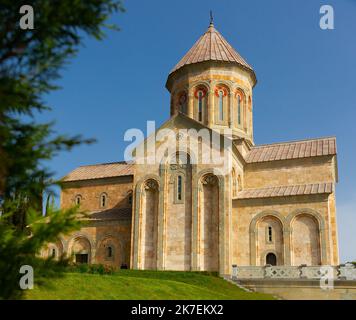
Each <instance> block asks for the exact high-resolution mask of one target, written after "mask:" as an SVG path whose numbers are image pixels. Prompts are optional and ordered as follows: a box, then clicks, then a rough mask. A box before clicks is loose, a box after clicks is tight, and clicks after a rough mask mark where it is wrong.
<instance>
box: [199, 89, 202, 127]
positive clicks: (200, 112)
mask: <svg viewBox="0 0 356 320" xmlns="http://www.w3.org/2000/svg"><path fill="white" fill-rule="evenodd" d="M198 120H199V121H203V92H202V91H199V93H198Z"/></svg>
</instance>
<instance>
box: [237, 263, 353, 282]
mask: <svg viewBox="0 0 356 320" xmlns="http://www.w3.org/2000/svg"><path fill="white" fill-rule="evenodd" d="M323 278H332V279H339V280H356V267H355V266H354V265H353V264H345V265H340V266H306V265H301V266H270V265H267V266H263V267H262V266H237V265H233V266H232V279H235V280H236V279H237V280H238V279H316V280H320V279H323Z"/></svg>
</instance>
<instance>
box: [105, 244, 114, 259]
mask: <svg viewBox="0 0 356 320" xmlns="http://www.w3.org/2000/svg"><path fill="white" fill-rule="evenodd" d="M106 253H107V257H108V258H112V256H113V253H112V247H111V246H110V247H107V249H106Z"/></svg>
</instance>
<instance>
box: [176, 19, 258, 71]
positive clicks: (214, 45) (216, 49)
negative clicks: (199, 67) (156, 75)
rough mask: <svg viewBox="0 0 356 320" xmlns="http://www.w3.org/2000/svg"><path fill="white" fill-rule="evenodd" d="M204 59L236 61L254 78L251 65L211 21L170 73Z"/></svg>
mask: <svg viewBox="0 0 356 320" xmlns="http://www.w3.org/2000/svg"><path fill="white" fill-rule="evenodd" d="M204 61H223V62H231V63H236V64H238V65H240V66H242V67H243V68H245V69H248V70H249V71H252V73H253V76H254V78H256V76H255V73H254V71H253V69H252V67H251V66H250V65H249V64H248V63H247V62H246V60H245V59H244V58H242V57H241V56H240V54H239V53H238V52H237V51H236V50H235V49H234V48H233V47H232V46H231V45H230V44H229V43H228V42H227V41H226V40H225V38H224V37H223V36H222V35H221V34H220V33H219V32H218V31H217V30H216V29H215V28H214V25H213V24H212V23H210V26H209V28H208V30H207V31H206V32H205V33H204V34H203V35H202V36H201V37H200V38H199V40H198V41H197V42H196V43H195V44H194V45H193V47H192V48H191V49H190V50H189V51H188V52H187V53H186V55H185V56H184V57H183V58H182V59H181V60H180V61H179V62H178V64H177V65H176V66H175V67H174V68H173V69H172V71H171V72H170V75H171V74H172V73H173V72H175V71H177V70H178V69H180V68H182V67H184V66H185V65H189V64H193V63H198V62H204Z"/></svg>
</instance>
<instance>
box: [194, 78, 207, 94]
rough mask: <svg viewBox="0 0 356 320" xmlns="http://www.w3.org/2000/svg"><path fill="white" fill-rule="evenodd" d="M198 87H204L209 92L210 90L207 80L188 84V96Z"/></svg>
mask: <svg viewBox="0 0 356 320" xmlns="http://www.w3.org/2000/svg"><path fill="white" fill-rule="evenodd" d="M199 86H204V87H206V89H207V90H208V91H209V90H210V89H211V84H210V82H209V81H208V80H196V81H194V82H193V83H191V84H190V86H189V88H190V94H192V95H193V94H194V91H195V89H196V88H197V87H199Z"/></svg>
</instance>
